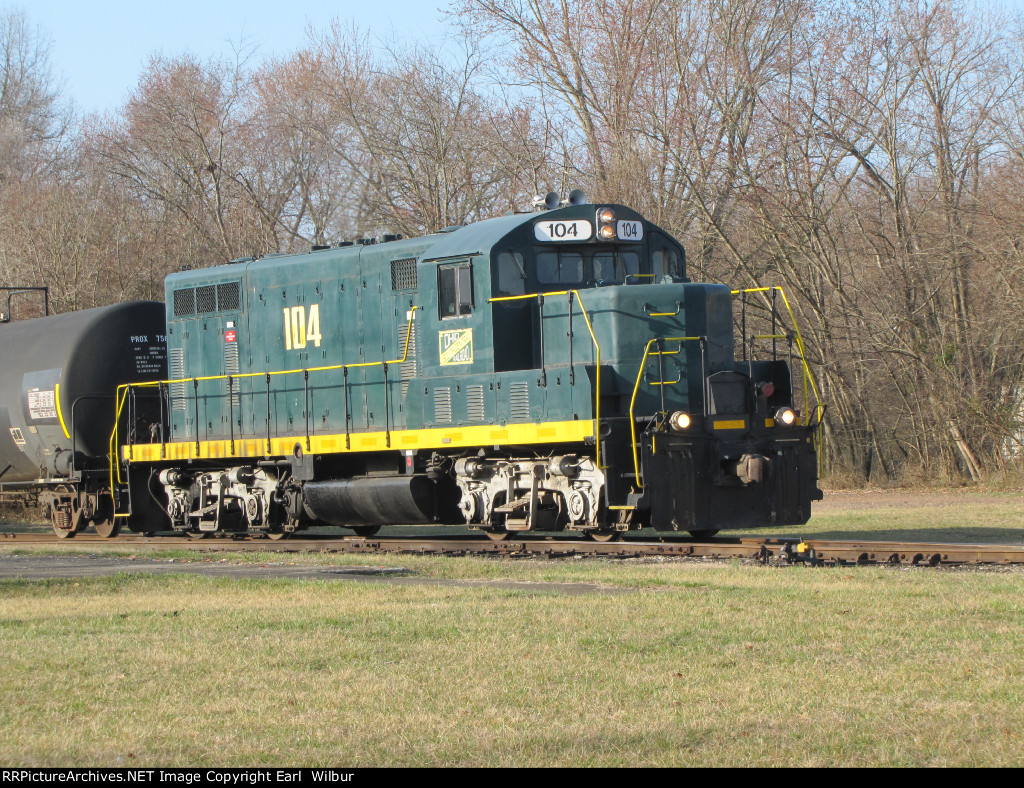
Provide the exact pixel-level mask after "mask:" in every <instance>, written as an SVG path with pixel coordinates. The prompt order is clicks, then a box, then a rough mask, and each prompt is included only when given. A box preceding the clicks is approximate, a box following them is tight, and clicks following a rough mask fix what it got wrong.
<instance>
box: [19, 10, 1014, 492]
mask: <svg viewBox="0 0 1024 788" xmlns="http://www.w3.org/2000/svg"><path fill="white" fill-rule="evenodd" d="M448 22H449V27H450V31H451V36H450V39H449V40H448V41H447V42H446V43H445V44H444V45H443V46H427V45H424V44H419V43H417V42H416V41H396V42H387V41H381V40H380V39H378V38H376V37H374V36H373V35H371V33H370V32H369V31H365V30H358V29H355V28H353V27H352V26H350V25H347V24H346V23H345V22H344V21H343V20H339V21H337V22H336V23H335V24H334V25H333V26H332V27H330V28H329V29H323V30H313V31H310V33H309V35H308V39H307V42H306V44H305V46H304V47H303V48H302V49H301V50H299V51H296V52H294V53H293V54H291V55H288V56H287V57H283V58H279V59H275V60H259V61H257V59H256V58H254V57H252V56H251V53H246V52H244V51H238V52H235V53H234V55H233V56H232V57H227V58H218V59H210V60H201V59H197V58H196V57H193V56H189V55H183V56H180V57H169V56H162V55H154V56H153V57H152V59H151V60H150V61H149V63H148V65H147V66H146V68H145V69H144V70H143V73H142V74H141V75H140V76H139V80H138V85H137V87H136V88H135V89H134V90H133V92H132V93H131V95H130V98H129V99H128V101H127V102H126V103H125V104H124V105H123V106H121V107H119V108H117V109H115V110H113V111H110V112H108V113H106V114H104V115H101V116H96V115H92V116H84V117H83V116H80V115H79V114H78V113H76V111H75V108H74V107H73V105H72V104H71V102H70V101H69V100H67V99H66V97H64V96H62V95H61V92H60V90H59V88H58V84H59V83H58V82H57V80H55V78H54V75H53V73H52V68H51V65H50V44H49V39H48V37H47V36H46V33H45V31H44V30H41V29H40V28H38V27H36V26H35V25H34V23H33V22H32V20H31V19H30V18H28V17H27V16H26V15H25V14H24V13H21V12H6V13H3V14H0V61H2V62H0V78H2V83H0V283H3V284H7V285H42V284H46V285H49V286H50V288H51V302H52V306H53V308H54V309H55V310H56V311H66V310H71V309H82V308H87V307H91V306H97V305H102V304H106V303H110V302H113V301H119V300H129V299H137V298H154V299H162V297H163V277H164V276H165V275H166V274H168V273H170V272H173V271H177V270H180V269H181V268H182V267H183V266H186V265H190V266H193V267H199V266H206V265H214V264H219V263H221V262H224V261H226V260H230V259H233V258H238V257H241V256H246V255H259V254H264V253H268V252H287V251H304V250H307V249H308V248H309V247H310V245H311V244H322V243H330V242H337V241H340V240H342V239H352V238H356V237H363V236H374V235H379V234H381V233H384V232H399V233H403V234H405V235H407V236H411V235H419V234H422V233H426V232H431V231H435V230H438V229H441V228H443V227H446V226H450V225H454V224H461V223H464V222H468V221H471V220H475V219H480V218H486V217H489V216H494V215H499V214H501V213H504V212H506V211H508V210H513V209H518V210H523V209H526V208H528V206H529V204H530V199H531V197H532V196H533V195H534V194H536V193H540V194H543V193H545V192H546V191H548V190H550V189H555V190H558V191H561V192H562V193H563V194H565V193H567V192H568V191H569V189H571V188H583V189H584V190H585V191H586V192H587V193H588V194H589V195H590V197H591V199H592V200H593V201H598V202H604V201H610V202H618V203H624V204H627V205H630V206H632V207H634V208H636V209H637V210H639V211H641V212H642V213H644V214H645V215H646V216H647V217H648V218H649V219H650V220H651V221H653V222H655V223H657V224H659V225H661V226H662V227H664V228H666V229H667V230H669V231H670V232H672V233H673V234H675V235H676V236H677V237H679V238H680V239H681V240H682V241H683V243H684V245H685V246H686V247H687V250H688V255H689V266H690V275H691V276H692V277H693V278H694V279H696V280H698V281H720V282H725V283H727V284H729V285H731V286H733V287H734V288H736V287H753V286H761V285H776V284H777V285H782V286H784V287H785V288H786V291H787V293H788V294H789V297H790V300H791V302H792V304H793V306H794V309H795V311H796V313H797V315H798V318H799V320H800V324H801V328H802V330H803V332H804V337H805V340H806V342H807V346H808V350H809V351H810V354H811V360H812V363H813V367H814V370H815V373H816V374H817V376H818V379H819V381H820V383H821V387H822V390H823V395H824V399H825V401H826V402H827V403H828V405H829V410H828V415H827V420H826V441H825V446H826V452H825V458H824V461H825V467H826V469H827V471H828V472H829V473H831V474H834V475H835V476H836V477H839V476H843V477H846V478H859V479H862V480H865V481H868V480H875V481H877V480H880V479H886V478H888V479H896V478H908V477H914V478H918V477H924V478H933V479H946V480H972V479H973V480H976V481H981V480H986V479H991V478H993V477H997V476H1001V475H1005V474H1006V473H1007V472H1018V471H1019V470H1020V468H1019V466H1020V465H1021V463H1022V458H1021V453H1022V451H1024V446H1022V444H1021V439H1022V421H1024V419H1022V402H1024V380H1022V377H1024V361H1022V344H1024V321H1022V320H1021V315H1022V299H1024V265H1022V253H1024V187H1022V183H1024V26H1022V20H1021V18H1019V17H1016V16H1008V15H1006V14H1003V13H1000V12H997V11H996V10H993V9H992V8H990V7H988V6H987V5H986V4H984V3H980V4H976V3H972V2H966V1H964V0H933V1H932V2H928V3H924V2H919V1H918V0H843V1H842V2H840V1H839V0H586V1H585V2H576V1H575V0H573V1H570V0H457V1H456V2H454V3H453V4H452V5H451V6H450V13H449V15H448ZM34 309H36V307H35V305H34V304H33V303H31V302H30V301H29V299H27V298H24V299H23V298H22V297H17V298H16V300H15V309H14V313H15V317H27V316H30V315H31V314H33V310H34Z"/></svg>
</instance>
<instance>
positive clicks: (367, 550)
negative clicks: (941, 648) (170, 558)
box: [0, 533, 1024, 566]
mask: <svg viewBox="0 0 1024 788" xmlns="http://www.w3.org/2000/svg"><path fill="white" fill-rule="evenodd" d="M30 544H46V545H51V546H55V547H56V546H58V545H59V546H61V547H65V546H67V547H73V546H74V545H82V544H97V545H98V544H103V545H104V546H107V547H120V546H124V547H131V549H133V550H147V549H167V548H169V547H174V548H175V549H182V548H184V549H188V550H195V551H196V552H247V551H259V552H274V553H298V552H331V553H357V554H373V553H406V554H419V555H449V556H465V555H498V556H515V557H541V558H572V557H585V556H595V557H605V558H644V557H656V556H662V557H672V558H717V559H725V558H738V559H743V560H748V561H758V562H761V563H777V564H798V563H799V564H808V565H813V566H819V565H821V566H835V565H867V564H891V565H906V566H953V565H964V564H968V565H970V564H977V565H986V564H988V565H991V564H996V565H1013V564H1024V545H993V544H948V543H926V542H882V541H877V542H876V541H843V540H835V539H793V538H778V537H767V538H757V537H741V538H734V539H730V538H720V539H705V540H695V539H685V538H680V537H675V538H673V537H661V538H658V539H642V538H625V539H622V540H621V541H618V542H605V543H599V542H590V541H587V540H584V539H581V538H568V539H567V538H564V537H562V536H560V537H557V538H556V537H543V536H531V537H528V538H518V539H512V538H510V539H508V540H506V541H503V542H493V541H491V540H490V539H487V538H486V537H484V536H475V535H465V536H450V537H445V538H437V537H429V538H409V537H370V538H364V537H357V536H343V537H338V536H312V537H308V536H307V537H302V538H297V539H287V540H280V541H274V540H270V539H266V538H263V537H250V536H242V537H237V536H221V537H218V538H211V539H201V540H196V539H188V538H183V537H179V536H173V535H166V536H151V537H147V536H121V537H119V538H118V539H116V540H110V539H103V538H101V537H99V536H96V535H94V534H79V535H78V536H77V537H76V538H75V539H74V540H73V541H72V540H66V539H58V538H57V537H56V536H53V535H51V534H45V533H11V534H0V545H19V546H20V545H26V546H27V545H30Z"/></svg>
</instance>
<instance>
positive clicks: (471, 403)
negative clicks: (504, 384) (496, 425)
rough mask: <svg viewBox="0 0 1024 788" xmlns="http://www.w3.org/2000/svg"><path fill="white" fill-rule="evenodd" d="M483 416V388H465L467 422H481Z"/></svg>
mask: <svg viewBox="0 0 1024 788" xmlns="http://www.w3.org/2000/svg"><path fill="white" fill-rule="evenodd" d="M484 416H485V410H484V387H483V386H466V418H467V419H468V420H469V421H483V420H484Z"/></svg>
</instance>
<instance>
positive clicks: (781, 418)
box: [775, 408, 796, 427]
mask: <svg viewBox="0 0 1024 788" xmlns="http://www.w3.org/2000/svg"><path fill="white" fill-rule="evenodd" d="M795 422H796V411H795V410H793V409H792V408H779V409H778V410H777V411H775V423H776V424H781V425H782V426H783V427H791V426H793V424H794V423H795Z"/></svg>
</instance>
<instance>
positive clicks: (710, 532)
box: [690, 528, 718, 539]
mask: <svg viewBox="0 0 1024 788" xmlns="http://www.w3.org/2000/svg"><path fill="white" fill-rule="evenodd" d="M717 533H718V529H717V528H709V529H707V530H706V531H690V536H692V537H693V538H694V539H710V538H711V537H712V536H714V535H715V534H717Z"/></svg>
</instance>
